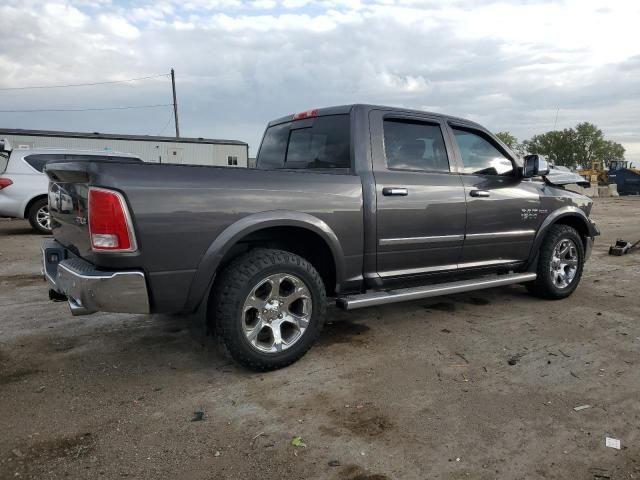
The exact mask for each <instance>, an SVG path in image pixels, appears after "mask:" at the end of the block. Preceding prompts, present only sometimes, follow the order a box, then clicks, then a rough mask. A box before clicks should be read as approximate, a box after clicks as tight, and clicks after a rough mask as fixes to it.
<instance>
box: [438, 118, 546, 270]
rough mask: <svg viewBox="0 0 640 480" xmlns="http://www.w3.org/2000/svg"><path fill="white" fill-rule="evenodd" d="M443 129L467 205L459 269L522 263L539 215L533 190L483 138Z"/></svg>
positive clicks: (466, 130)
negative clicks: (453, 148) (451, 147)
mask: <svg viewBox="0 0 640 480" xmlns="http://www.w3.org/2000/svg"><path fill="white" fill-rule="evenodd" d="M449 128H450V130H449V131H450V133H451V135H450V136H451V138H452V139H453V140H454V143H455V145H456V159H457V161H458V169H459V171H460V178H461V179H462V182H463V183H464V189H465V195H466V199H467V228H466V232H465V241H464V248H463V251H462V257H461V259H460V263H459V267H460V268H465V267H480V266H494V265H495V266H498V265H500V264H510V263H516V262H519V261H523V260H525V259H527V257H528V256H529V252H530V250H531V245H532V242H533V239H534V237H535V234H536V229H535V226H536V225H537V223H538V222H537V217H538V213H540V212H539V207H540V196H539V193H538V188H537V187H536V185H534V184H533V183H531V182H530V181H529V180H523V179H522V178H520V176H519V175H517V171H516V165H515V163H514V160H513V159H512V158H511V157H510V155H509V154H508V153H507V152H506V151H503V149H502V147H501V146H500V145H499V144H498V143H497V142H496V141H495V139H493V138H492V136H491V135H489V134H488V133H487V132H484V131H482V130H478V129H474V128H473V127H468V126H464V125H455V124H454V125H450V127H449Z"/></svg>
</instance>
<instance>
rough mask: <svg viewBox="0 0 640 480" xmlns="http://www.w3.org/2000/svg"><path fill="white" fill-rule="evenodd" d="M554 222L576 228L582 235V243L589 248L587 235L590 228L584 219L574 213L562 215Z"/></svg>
mask: <svg viewBox="0 0 640 480" xmlns="http://www.w3.org/2000/svg"><path fill="white" fill-rule="evenodd" d="M553 224H554V225H567V226H569V227H572V228H574V229H576V231H577V232H578V233H579V234H580V237H581V238H582V243H583V244H584V247H585V248H587V237H588V236H589V230H588V228H587V225H586V224H585V223H584V220H582V219H581V218H580V217H576V216H573V215H570V216H566V217H560V218H559V219H558V220H556V221H555V222H554V223H553Z"/></svg>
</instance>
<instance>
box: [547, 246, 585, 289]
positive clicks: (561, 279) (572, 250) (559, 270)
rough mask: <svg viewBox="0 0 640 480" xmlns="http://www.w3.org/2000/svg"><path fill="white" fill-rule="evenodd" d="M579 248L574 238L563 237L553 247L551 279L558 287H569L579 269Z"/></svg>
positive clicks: (550, 267)
mask: <svg viewBox="0 0 640 480" xmlns="http://www.w3.org/2000/svg"><path fill="white" fill-rule="evenodd" d="M578 260H579V258H578V249H577V247H576V244H575V243H574V242H573V240H570V239H568V238H563V239H561V240H560V241H559V242H558V243H557V244H556V246H555V248H554V249H553V256H552V257H551V263H550V265H549V271H550V272H551V280H552V281H553V284H554V285H555V286H556V287H558V288H567V287H568V286H569V285H570V284H571V282H572V281H573V279H574V278H575V276H576V272H577V271H578Z"/></svg>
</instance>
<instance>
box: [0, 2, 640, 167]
mask: <svg viewBox="0 0 640 480" xmlns="http://www.w3.org/2000/svg"><path fill="white" fill-rule="evenodd" d="M98 1H99V2H100V3H99V4H96V3H94V4H92V2H90V1H88V0H82V1H78V0H75V1H65V0H52V2H51V3H41V2H38V1H35V0H26V2H25V0H5V2H4V3H3V4H2V5H0V18H2V19H3V48H2V51H0V59H1V60H2V63H3V73H4V75H3V76H2V77H0V86H19V85H37V84H54V83H78V82H83V81H100V80H105V79H107V80H108V79H122V78H130V77H140V76H146V75H149V74H155V73H160V72H167V71H168V70H169V68H170V67H171V66H175V67H176V71H177V77H178V101H179V104H180V109H181V114H182V118H181V127H182V130H183V131H184V133H185V134H187V135H189V134H190V135H198V136H213V137H216V136H220V137H225V136H226V137H232V138H240V139H244V140H247V141H249V142H250V143H251V145H252V148H253V149H254V150H253V151H254V152H255V148H256V147H257V142H258V141H259V138H260V135H261V131H262V128H263V125H264V123H265V122H266V121H267V120H269V119H271V118H275V117H278V116H281V115H284V114H287V113H291V112H293V111H301V110H305V109H307V108H311V107H317V106H323V105H330V104H339V103H351V102H359V101H363V102H371V103H378V104H392V105H404V106H407V107H414V108H420V106H422V105H428V106H429V108H431V109H433V110H438V111H441V112H447V113H451V114H454V115H460V116H466V117H469V118H475V119H478V120H479V121H480V122H481V123H484V124H485V125H487V126H488V127H489V128H492V129H494V130H510V131H512V132H513V133H514V134H516V135H517V136H518V137H520V138H526V137H528V136H530V135H533V134H535V133H541V132H544V131H546V130H549V129H551V128H552V127H553V124H554V119H555V114H556V110H557V109H558V108H559V109H560V113H559V116H558V127H562V128H564V127H568V126H572V125H573V124H575V123H577V122H579V121H592V122H594V123H596V124H598V126H600V127H601V128H602V129H603V130H604V131H605V133H606V134H607V135H608V136H610V137H611V138H613V139H615V140H617V141H620V142H622V143H623V144H625V145H626V146H627V148H628V156H629V157H630V158H632V159H635V160H636V161H640V129H639V128H640V127H638V125H640V114H639V113H638V112H640V34H638V33H637V32H638V28H637V25H636V24H637V19H638V18H640V3H639V2H637V1H633V0H620V1H617V2H609V4H607V6H606V8H605V9H603V8H602V3H601V2H600V1H597V0H566V1H564V2H554V1H550V0H528V1H516V0H513V1H508V0H482V1H472V0H452V1H450V2H442V1H441V0H438V1H436V0H404V1H399V2H392V1H387V0H376V1H371V2H361V1H357V0H322V1H320V2H309V1H307V0H277V1H276V0H248V1H245V2H241V1H239V0H187V1H186V2H185V1H183V0H160V1H158V2H151V1H150V0H139V1H134V2H132V5H130V6H124V5H123V4H121V3H119V2H109V1H108V0H98ZM168 94H169V89H168V85H167V83H166V79H160V80H157V81H156V80H154V81H147V82H137V83H135V84H123V85H119V86H112V87H104V88H102V87H96V88H95V89H69V90H57V91H47V90H42V91H28V92H25V93H24V94H13V95H11V96H7V95H6V94H3V93H2V92H0V101H1V102H2V103H3V105H7V108H10V107H11V108H37V107H41V106H50V105H65V106H95V105H96V104H97V105H111V104H112V105H135V104H146V103H149V104H156V103H169V100H170V99H169V98H168ZM170 114H171V112H170V111H169V110H167V111H166V112H165V111H153V112H149V111H145V110H141V111H135V110H133V111H127V113H126V114H123V113H122V112H105V113H104V114H101V115H95V114H86V115H84V114H83V115H79V114H65V115H62V114H60V115H55V116H54V115H40V116H37V117H36V116H29V115H9V114H0V125H9V124H11V125H15V126H20V127H23V128H36V127H42V128H59V129H67V128H76V129H87V130H100V131H128V132H134V133H135V132H138V133H151V134H153V133H157V131H155V130H156V129H158V130H159V129H160V128H161V127H162V126H163V125H164V124H165V123H166V122H167V119H169V118H170Z"/></svg>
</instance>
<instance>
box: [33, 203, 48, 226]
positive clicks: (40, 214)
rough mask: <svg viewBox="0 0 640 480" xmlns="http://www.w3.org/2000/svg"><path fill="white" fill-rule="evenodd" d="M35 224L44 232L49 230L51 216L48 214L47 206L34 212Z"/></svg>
mask: <svg viewBox="0 0 640 480" xmlns="http://www.w3.org/2000/svg"><path fill="white" fill-rule="evenodd" d="M36 222H38V225H40V227H42V228H43V229H45V230H51V215H50V214H49V206H48V205H43V206H42V207H40V209H38V211H37V212H36Z"/></svg>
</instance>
